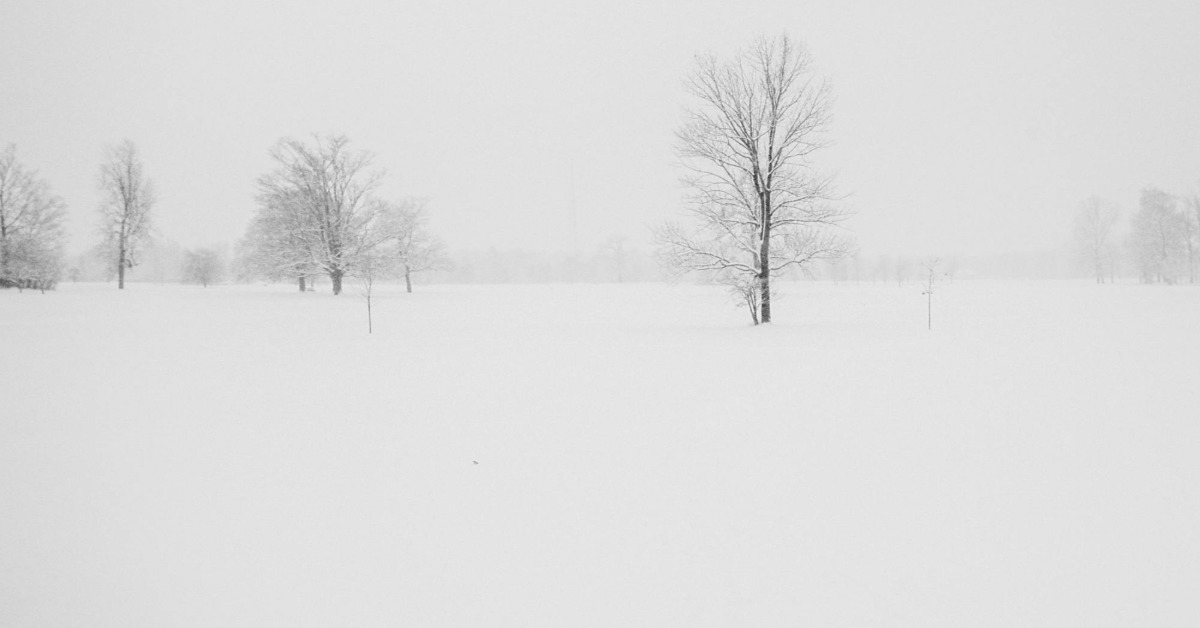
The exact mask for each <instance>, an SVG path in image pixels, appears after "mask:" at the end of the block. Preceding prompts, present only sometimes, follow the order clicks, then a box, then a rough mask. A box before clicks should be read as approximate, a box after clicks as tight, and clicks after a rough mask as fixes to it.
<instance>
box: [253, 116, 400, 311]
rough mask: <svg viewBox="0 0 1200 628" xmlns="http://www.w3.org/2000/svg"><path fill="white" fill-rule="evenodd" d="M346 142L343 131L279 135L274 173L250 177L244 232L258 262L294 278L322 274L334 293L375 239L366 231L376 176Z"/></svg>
mask: <svg viewBox="0 0 1200 628" xmlns="http://www.w3.org/2000/svg"><path fill="white" fill-rule="evenodd" d="M349 143H350V141H349V140H348V139H347V138H346V137H345V136H335V137H329V138H320V137H317V138H314V142H313V143H312V144H305V143H304V142H300V141H298V140H294V139H283V140H280V141H279V143H278V144H276V145H275V147H274V148H272V149H271V158H272V159H273V160H274V161H275V163H276V168H275V170H274V171H272V172H270V173H268V174H266V175H263V176H262V177H260V178H259V180H258V195H257V198H258V205H259V211H258V214H257V215H256V217H255V219H254V222H253V223H252V225H251V231H250V234H249V236H250V240H251V243H252V244H253V245H254V246H256V247H258V254H259V257H260V258H261V263H262V264H263V266H265V267H267V268H271V269H274V270H275V271H276V272H279V273H293V276H298V277H303V275H304V274H305V273H307V272H311V271H319V272H323V273H325V274H328V275H329V279H330V281H331V282H332V284H333V293H334V294H341V292H342V278H343V277H345V276H346V275H347V274H350V273H353V272H354V270H355V267H356V265H357V264H358V263H359V262H360V260H361V259H362V257H363V256H364V255H365V254H366V252H368V251H370V250H372V249H373V248H374V247H376V246H377V245H378V244H379V242H377V241H373V240H372V239H371V238H370V237H369V235H370V234H372V233H376V230H373V229H372V228H371V226H372V224H373V223H374V222H375V221H376V220H377V219H378V217H379V214H380V212H381V210H382V207H383V204H382V203H381V202H380V201H379V200H378V199H376V198H375V197H374V191H375V189H376V188H377V187H378V186H379V182H380V180H381V178H382V177H383V173H382V172H377V171H370V170H369V168H370V165H371V160H372V156H371V154H370V153H367V152H364V151H359V152H353V151H351V150H350V149H349V148H348V145H349Z"/></svg>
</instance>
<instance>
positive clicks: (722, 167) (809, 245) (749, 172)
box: [658, 36, 848, 324]
mask: <svg viewBox="0 0 1200 628" xmlns="http://www.w3.org/2000/svg"><path fill="white" fill-rule="evenodd" d="M685 85H686V89H687V91H688V93H690V94H691V95H692V96H693V97H694V98H695V99H696V101H697V103H698V105H697V106H696V107H695V108H694V109H692V110H690V111H689V113H688V118H687V122H686V123H685V124H684V126H683V127H682V128H681V129H680V130H679V131H678V133H677V135H678V139H679V149H678V153H679V156H680V159H681V161H682V162H683V165H684V167H685V168H686V169H687V171H688V174H687V176H685V178H684V182H685V184H686V185H687V186H688V187H689V189H690V190H691V194H690V196H689V199H688V210H689V212H690V213H691V214H692V216H693V218H695V219H696V220H695V223H696V224H694V225H693V226H688V227H685V226H682V225H679V224H675V223H668V224H667V225H664V226H663V227H662V228H661V229H659V232H658V236H659V241H660V243H661V245H662V249H661V253H662V255H663V256H665V259H666V261H667V263H668V264H669V265H671V266H673V267H674V268H676V269H680V270H699V271H710V272H711V273H713V274H715V276H716V278H717V279H718V280H719V281H722V282H724V283H727V284H729V285H730V286H731V287H732V288H733V290H734V291H735V292H736V293H737V294H739V295H740V296H742V297H743V298H745V299H746V303H747V305H748V306H749V308H750V310H751V315H752V318H753V319H754V322H755V324H757V323H758V322H759V320H760V319H759V316H758V313H761V322H764V323H769V322H771V277H772V276H773V275H775V274H777V273H780V272H781V271H784V270H786V269H789V268H793V267H795V268H803V267H805V266H806V265H807V264H809V263H810V262H812V261H814V260H817V259H822V258H832V257H836V256H839V255H842V254H844V253H845V251H846V250H847V248H848V245H847V242H846V241H845V239H844V238H843V237H840V236H839V235H838V234H837V233H835V232H834V231H833V230H832V229H831V227H835V226H837V225H838V224H839V223H841V222H842V221H843V220H844V218H845V217H846V214H845V212H844V211H843V210H841V209H840V208H839V207H838V206H837V205H835V204H834V203H833V202H832V201H833V198H832V193H831V181H830V179H829V178H828V177H826V176H824V175H822V174H820V173H819V172H817V170H816V169H815V168H814V164H813V160H812V158H813V155H814V153H816V152H817V151H818V150H820V149H821V148H823V147H825V146H826V144H827V140H826V127H827V125H828V123H829V119H830V106H831V101H830V89H829V86H828V84H827V83H826V82H825V81H824V80H822V79H821V78H819V77H818V76H816V74H815V72H814V71H813V68H812V60H811V58H810V56H809V54H808V52H807V51H806V50H805V49H804V47H803V46H801V45H800V44H797V43H795V42H793V41H791V40H790V39H789V38H788V37H787V36H781V37H778V38H775V39H767V38H760V39H759V40H758V41H756V42H755V43H754V45H753V46H751V47H750V48H749V49H746V50H744V51H742V52H740V53H738V54H737V55H736V56H734V57H733V58H732V59H729V60H718V59H717V58H716V57H714V56H703V57H699V58H698V59H697V64H696V68H695V70H694V72H693V73H692V75H691V76H690V77H689V78H688V79H687V81H686V84H685Z"/></svg>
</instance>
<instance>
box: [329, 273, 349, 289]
mask: <svg viewBox="0 0 1200 628" xmlns="http://www.w3.org/2000/svg"><path fill="white" fill-rule="evenodd" d="M344 274H345V272H344V271H341V270H331V271H329V280H330V281H332V282H333V293H334V294H341V293H342V275H344Z"/></svg>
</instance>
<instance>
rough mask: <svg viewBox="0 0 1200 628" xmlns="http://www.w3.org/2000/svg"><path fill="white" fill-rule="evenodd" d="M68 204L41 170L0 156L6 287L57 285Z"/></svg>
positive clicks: (13, 155)
mask: <svg viewBox="0 0 1200 628" xmlns="http://www.w3.org/2000/svg"><path fill="white" fill-rule="evenodd" d="M65 215H66V206H65V204H64V203H63V201H62V199H61V198H59V197H57V196H54V195H53V194H51V193H50V187H49V185H48V184H47V183H46V182H45V181H44V180H42V179H39V178H38V176H37V172H35V171H31V170H26V169H25V168H24V167H23V166H22V165H21V163H20V162H18V161H17V149H16V146H14V145H12V144H9V145H8V147H7V148H5V149H4V151H3V152H0V287H14V286H15V287H16V288H18V289H23V288H33V287H37V288H40V289H42V290H43V291H44V290H45V289H46V288H51V287H53V286H54V284H55V282H57V280H58V276H59V274H60V271H61V268H62V248H63V240H64V237H65V235H64V230H63V220H64V218H65Z"/></svg>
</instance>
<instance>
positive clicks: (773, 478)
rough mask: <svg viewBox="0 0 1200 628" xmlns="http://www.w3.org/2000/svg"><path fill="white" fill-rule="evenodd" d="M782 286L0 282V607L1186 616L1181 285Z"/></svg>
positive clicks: (631, 618)
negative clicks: (759, 311) (930, 298)
mask: <svg viewBox="0 0 1200 628" xmlns="http://www.w3.org/2000/svg"><path fill="white" fill-rule="evenodd" d="M322 287H323V288H327V287H328V284H327V283H326V284H324V285H323V286H322ZM783 292H784V295H783V297H782V298H780V299H779V300H778V301H777V303H776V304H775V307H776V312H775V315H776V320H777V322H776V323H775V324H773V325H771V326H764V327H758V328H755V327H751V326H750V325H749V324H748V322H749V317H748V316H747V315H746V313H745V312H744V311H743V310H742V309H738V308H736V307H734V306H733V305H732V304H731V303H730V302H729V301H728V300H727V297H726V296H725V295H724V294H723V292H722V291H721V290H720V289H719V288H712V287H703V286H699V287H698V286H675V287H664V286H658V285H600V286H581V285H557V286H486V287H482V286H471V287H459V286H454V287H450V286H445V287H437V286H435V287H424V286H418V291H417V292H416V293H414V294H411V295H407V294H404V293H403V291H402V289H401V290H397V289H395V288H392V287H389V288H388V289H387V290H386V291H385V293H384V294H380V295H378V296H377V299H376V307H375V333H374V334H373V335H367V333H366V309H365V305H364V302H363V300H362V299H361V298H360V297H359V296H358V287H357V286H354V285H351V284H348V289H347V294H345V295H342V296H340V297H333V296H332V295H330V294H328V293H327V292H326V293H323V294H321V293H318V294H299V293H296V292H294V289H293V288H291V287H288V286H272V287H262V286H256V287H218V288H208V289H201V288H199V287H181V286H158V285H149V284H133V285H132V286H131V287H130V289H128V290H126V291H125V292H124V293H119V292H118V291H117V290H116V289H115V287H114V286H112V285H86V284H78V285H76V284H64V285H62V286H61V287H60V289H59V290H58V291H57V292H53V293H47V294H45V295H41V294H37V293H28V292H27V293H25V294H18V293H17V292H15V291H12V290H9V291H3V292H0V626H5V627H14V628H16V627H35V626H36V627H41V626H54V627H80V628H84V627H87V628H100V627H113V628H118V627H119V628H131V627H143V626H144V627H163V626H238V627H241V626H246V627H268V626H281V627H283V626H286V627H310V626H311V627H328V626H353V627H370V626H471V627H486V626H556V627H557V626H562V627H568V626H571V627H573V626H680V627H697V626H920V627H927V626H947V627H951V626H953V627H964V626H972V627H977V626H1089V627H1096V626H1194V625H1197V624H1200V595H1198V593H1197V592H1200V396H1198V391H1200V289H1193V288H1189V287H1173V288H1172V287H1142V286H1137V285H1117V286H1096V285H1094V284H1090V283H1088V282H1035V283H1006V282H984V281H958V282H955V283H952V284H945V285H943V286H941V288H940V290H939V292H938V293H937V294H936V295H935V301H934V308H935V310H934V325H933V331H932V332H930V331H927V330H926V329H925V301H924V297H922V296H921V288H920V287H918V286H917V285H916V284H909V285H907V286H904V287H898V286H896V285H895V284H887V285H884V284H878V285H871V284H863V285H857V286H856V285H833V284H819V283H802V284H792V285H785V286H783Z"/></svg>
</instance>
